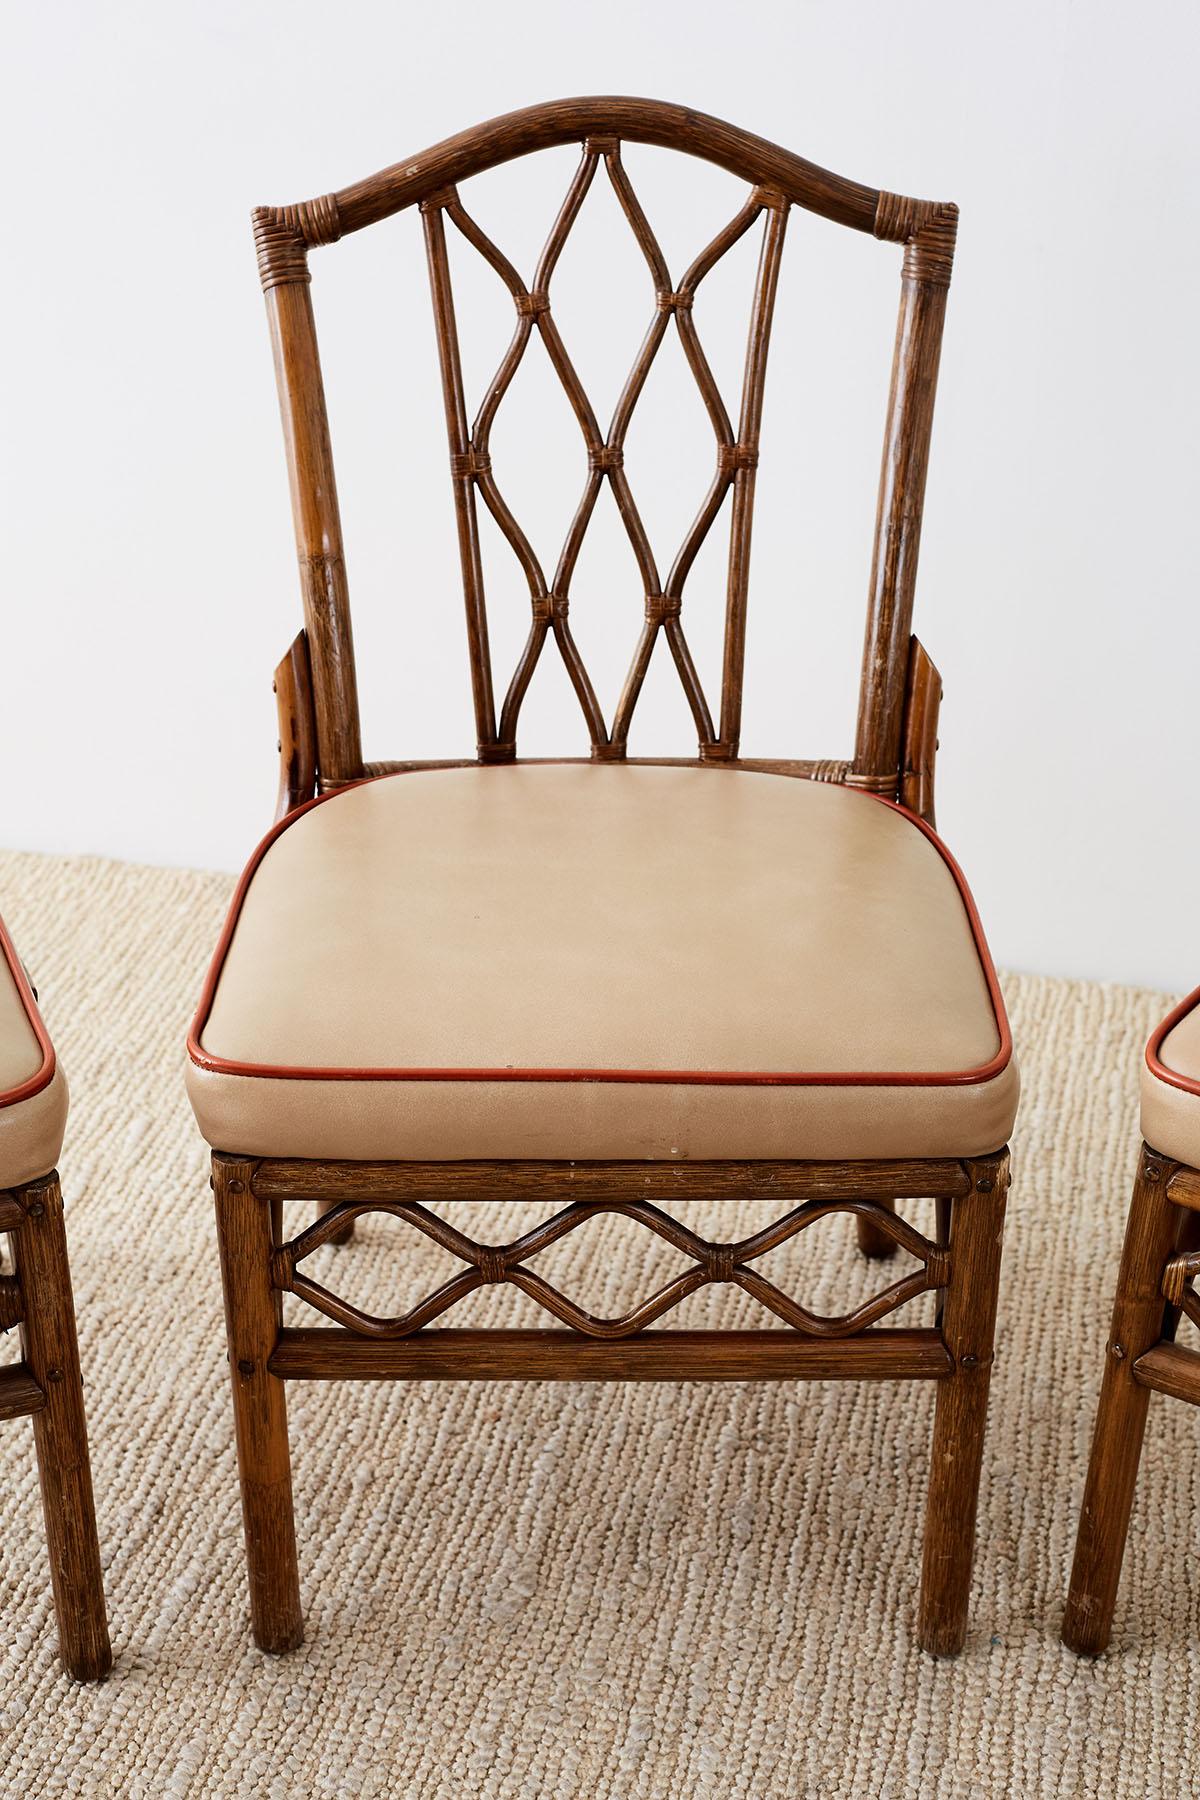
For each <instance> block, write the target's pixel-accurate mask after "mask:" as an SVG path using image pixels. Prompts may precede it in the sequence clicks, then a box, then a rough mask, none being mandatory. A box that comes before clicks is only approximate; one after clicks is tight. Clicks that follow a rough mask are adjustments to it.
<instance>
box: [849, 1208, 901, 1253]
mask: <svg viewBox="0 0 1200 1800" xmlns="http://www.w3.org/2000/svg"><path fill="white" fill-rule="evenodd" d="M879 1205H880V1206H884V1207H886V1208H887V1210H888V1212H893V1213H894V1212H895V1210H896V1202H895V1201H894V1200H880V1201H879ZM854 1223H855V1228H856V1230H857V1232H858V1247H859V1249H860V1250H861V1251H862V1253H863V1255H864V1256H869V1257H870V1258H871V1259H872V1260H873V1261H875V1262H886V1261H887V1260H888V1258H889V1257H891V1256H895V1254H896V1240H895V1239H894V1238H890V1237H889V1236H888V1235H887V1233H886V1231H880V1229H879V1227H878V1225H877V1224H876V1223H875V1221H874V1219H866V1218H864V1217H863V1216H862V1214H861V1213H860V1214H859V1216H858V1218H857V1219H856V1220H855V1221H854Z"/></svg>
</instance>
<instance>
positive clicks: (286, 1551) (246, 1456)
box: [213, 1152, 304, 1655]
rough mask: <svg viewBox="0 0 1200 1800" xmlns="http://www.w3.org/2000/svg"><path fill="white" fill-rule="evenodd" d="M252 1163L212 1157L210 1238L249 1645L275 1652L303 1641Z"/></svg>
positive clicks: (264, 1216) (260, 1203) (266, 1222)
mask: <svg viewBox="0 0 1200 1800" xmlns="http://www.w3.org/2000/svg"><path fill="white" fill-rule="evenodd" d="M253 1178H254V1164H253V1163H252V1162H246V1161H243V1160H239V1159H238V1158H235V1157H231V1156H223V1155H221V1154H220V1153H219V1152H218V1153H216V1154H214V1156H213V1193H214V1196H215V1198H216V1206H217V1238H218V1242H219V1245H220V1251H221V1278H222V1281H223V1283H224V1287H225V1326H226V1333H227V1336H228V1342H229V1373H230V1379H231V1381H232V1383H233V1414H234V1422H235V1425H236V1428H237V1453H238V1469H239V1473H240V1476H241V1487H242V1522H243V1524H244V1526H245V1531H246V1562H247V1566H248V1569H249V1575H250V1621H251V1625H252V1627H253V1631H254V1641H255V1643H256V1644H258V1646H259V1648H260V1649H263V1650H268V1651H270V1652H272V1653H273V1654H274V1655H282V1654H283V1652H284V1651H287V1650H295V1649H296V1648H297V1646H298V1645H299V1644H301V1643H302V1642H303V1641H304V1617H303V1614H302V1612H301V1610H300V1576H299V1571H298V1568H297V1564H296V1524H295V1516H294V1512H293V1506H292V1465H291V1458H290V1456H289V1453H288V1435H287V1404H286V1401H285V1398H284V1384H283V1382H282V1381H280V1379H279V1378H278V1376H276V1375H272V1374H271V1372H270V1370H269V1369H268V1367H267V1364H268V1362H269V1360H270V1356H271V1353H272V1351H273V1350H274V1348H275V1342H276V1339H277V1338H278V1335H279V1328H280V1322H281V1297H280V1295H279V1293H278V1291H277V1290H276V1289H275V1288H274V1287H273V1285H272V1282H271V1250H272V1245H273V1231H272V1220H271V1208H270V1205H269V1203H268V1202H267V1201H265V1200H260V1199H259V1198H257V1196H256V1195H255V1193H254V1189H253Z"/></svg>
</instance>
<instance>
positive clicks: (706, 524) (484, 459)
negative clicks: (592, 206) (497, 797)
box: [421, 137, 788, 761]
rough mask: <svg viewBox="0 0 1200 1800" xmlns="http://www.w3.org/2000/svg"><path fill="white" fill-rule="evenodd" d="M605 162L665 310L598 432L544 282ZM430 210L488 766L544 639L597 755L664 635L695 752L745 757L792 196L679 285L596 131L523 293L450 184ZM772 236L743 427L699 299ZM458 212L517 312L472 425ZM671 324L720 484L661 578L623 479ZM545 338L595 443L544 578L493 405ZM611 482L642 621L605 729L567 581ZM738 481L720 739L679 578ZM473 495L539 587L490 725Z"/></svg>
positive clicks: (590, 443)
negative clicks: (754, 238)
mask: <svg viewBox="0 0 1200 1800" xmlns="http://www.w3.org/2000/svg"><path fill="white" fill-rule="evenodd" d="M601 164H603V166H604V168H605V170H606V171H607V175H608V179H609V181H610V182H611V183H612V187H613V190H614V192H615V194H616V196H617V199H618V201H619V202H620V206H621V210H622V212H623V213H624V215H625V217H626V219H628V221H629V224H630V227H631V229H632V231H633V235H634V237H635V238H636V240H637V244H638V248H639V249H640V251H641V253H642V255H643V256H644V257H645V259H646V264H647V267H648V268H649V271H650V276H651V279H652V281H653V283H654V296H655V312H654V316H653V318H652V319H651V321H650V325H649V329H648V330H647V332H646V335H645V337H644V339H643V340H642V345H641V348H640V350H639V351H638V354H637V357H636V360H635V361H634V364H633V367H632V369H631V370H630V372H629V376H628V378H627V380H626V382H625V385H624V387H623V389H622V391H621V394H620V398H619V399H618V401H617V405H616V409H615V411H614V413H613V416H612V421H611V423H610V425H609V428H608V432H607V435H606V434H605V433H604V432H603V431H602V430H601V428H600V425H599V423H598V422H597V419H596V414H595V411H594V410H593V408H592V405H591V402H590V401H589V399H588V396H587V394H586V392H585V391H584V388H583V384H582V382H581V381H580V379H579V376H578V374H577V372H576V370H575V367H574V365H573V364H572V362H571V358H570V355H569V354H568V351H567V348H566V346H565V344H564V343H563V340H562V337H561V335H560V333H559V330H558V326H557V325H556V323H555V320H554V316H553V312H552V309H551V302H550V281H551V277H552V275H553V273H554V269H555V265H556V264H557V262H558V260H559V257H560V255H561V254H562V250H563V247H564V245H565V243H566V241H567V237H568V235H569V233H570V231H571V229H572V227H573V225H574V224H575V221H576V219H577V218H578V217H579V213H580V209H581V207H582V205H583V201H584V197H585V196H586V194H587V192H588V189H589V188H590V186H591V184H592V180H593V177H594V176H595V174H596V171H597V169H598V168H599V167H600V165H601ZM421 211H422V212H423V214H424V215H425V240H426V245H427V248H428V253H429V271H430V281H431V285H432V288H433V300H434V309H435V313H436V317H437V333H438V348H439V353H440V356H441V367H442V383H443V389H444V393H445V401H446V424H447V429H448V431H449V436H450V466H451V470H452V473H453V478H454V492H455V501H456V505H457V509H458V530H459V543H460V547H461V551H462V567H463V584H464V588H465V592H466V601H467V623H468V629H469V631H470V632H471V634H472V637H473V639H474V644H473V648H474V651H475V654H474V656H473V659H472V660H473V666H474V668H475V670H476V693H475V706H476V718H477V721H478V722H479V725H480V744H479V754H480V756H481V757H483V758H485V759H486V760H489V761H507V760H509V759H511V758H512V757H513V756H515V754H516V732H517V717H518V714H519V711H520V707H521V702H522V700H523V699H524V696H525V691H526V689H527V688H528V686H529V681H530V678H531V676H532V674H533V671H534V669H535V667H536V666H537V662H538V658H539V657H540V655H541V653H542V649H543V646H544V645H545V642H546V638H547V636H548V635H551V634H552V635H553V637H554V641H555V643H556V645H557V646H558V649H559V652H560V653H561V655H562V659H563V662H564V663H565V665H566V669H567V673H568V675H569V676H570V678H571V683H572V686H573V687H574V689H575V692H576V694H577V696H578V698H579V704H580V706H581V707H582V709H583V715H584V718H585V720H586V722H587V728H588V732H589V735H590V738H591V746H592V755H593V756H594V757H597V758H621V757H623V756H624V755H625V751H626V744H627V742H628V738H629V726H630V721H631V719H632V717H633V711H634V707H635V706H636V704H637V700H638V695H639V694H640V692H641V689H642V683H643V681H644V680H645V676H646V670H647V667H648V666H649V662H650V656H651V653H652V651H653V649H654V645H655V641H656V639H657V637H658V634H659V632H660V631H661V632H663V633H665V635H666V639H667V643H668V644H669V645H670V649H671V654H672V656H673V658H674V661H675V667H676V669H677V670H678V672H679V678H680V681H681V682H682V684H683V690H684V693H685V694H686V696H687V701H688V705H689V706H690V707H691V710H692V717H693V718H694V719H695V722H696V733H697V737H698V740H699V749H700V755H701V756H702V757H705V758H709V757H714V756H716V757H726V758H727V757H729V756H731V755H733V754H735V753H736V749H737V736H738V728H739V719H738V713H739V712H740V699H741V685H742V661H743V653H744V644H745V630H746V587H747V579H748V575H749V550H750V523H751V514H752V509H753V504H754V470H755V465H756V464H757V462H758V438H759V422H760V419H761V416H762V397H763V385H764V380H765V376H766V364H767V345H768V341H769V337H770V330H771V316H772V312H773V310H774V304H775V290H776V284H777V281H778V274H779V260H780V253H781V251H782V249H783V236H784V228H785V225H786V222H787V214H788V203H787V201H786V200H785V199H784V197H783V195H782V194H778V193H774V192H771V191H769V190H767V189H765V188H755V189H754V190H753V191H752V193H751V195H750V197H749V199H748V200H747V202H746V204H745V205H744V206H743V207H742V208H741V209H740V211H739V212H738V213H737V215H736V216H735V217H734V218H733V219H731V220H730V221H729V223H728V225H726V227H725V228H724V230H723V231H721V232H719V233H718V234H717V236H716V237H715V238H714V239H713V241H712V243H711V244H709V245H708V246H707V248H706V249H704V250H702V251H701V253H700V255H699V256H697V257H696V259H695V261H694V262H693V263H692V265H691V267H690V268H689V269H688V271H687V273H686V274H685V275H684V277H683V279H682V280H681V281H680V283H679V286H678V287H676V286H675V285H674V284H673V283H672V281H671V277H670V274H669V273H668V270H667V264H666V259H665V257H664V256H663V253H662V250H661V248H660V247H659V243H658V240H657V238H656V237H655V235H654V232H653V230H652V229H651V227H650V223H649V221H648V220H647V218H646V215H645V213H644V211H643V210H642V206H641V203H640V202H639V200H638V197H637V194H636V193H635V192H634V189H633V185H632V183H631V182H630V179H629V175H628V173H627V171H626V169H625V165H624V163H623V162H622V160H621V146H620V143H619V141H618V140H617V139H616V138H613V137H592V138H588V139H586V140H585V142H584V146H583V155H582V159H581V161H580V163H579V167H578V168H577V170H576V172H575V175H574V178H573V180H572V182H571V185H570V187H569V188H568V190H567V195H566V198H565V199H564V201H563V204H562V206H561V208H560V210H559V213H558V217H557V218H556V220H555V222H554V226H553V229H552V231H551V233H550V236H549V239H548V240H547V243H546V247H545V249H544V250H543V251H542V254H541V258H540V260H539V262H538V266H537V270H536V273H535V275H534V278H533V286H532V288H526V286H525V284H524V283H523V282H522V280H521V278H520V276H519V275H518V274H517V272H516V270H515V269H514V268H513V266H512V264H511V263H510V262H509V261H508V259H507V258H506V257H505V255H504V254H503V252H502V251H501V250H499V249H498V248H497V247H496V245H495V244H494V243H492V241H491V240H490V238H488V237H487V236H486V235H485V234H484V232H483V231H481V230H480V228H479V226H478V224H477V223H476V222H475V220H474V219H472V218H471V216H470V214H469V213H468V212H467V211H466V209H465V208H464V206H463V204H462V201H461V200H460V199H459V196H458V192H457V190H456V189H453V188H451V189H448V190H445V191H443V192H441V193H439V194H435V195H432V196H431V197H430V198H429V199H428V200H425V201H423V202H422V205H421ZM764 214H765V215H766V221H767V223H766V230H765V233H764V236H763V245H762V258H761V261H760V264H759V271H758V280H757V282H756V285H755V292H754V301H753V307H752V313H751V324H750V342H749V348H748V353H747V358H746V372H745V380H744V384H743V392H742V403H741V409H740V413H739V418H738V430H737V435H736V436H735V435H734V430H733V426H732V425H731V423H730V420H729V414H728V413H727V411H726V409H725V404H724V402H723V400H722V398H721V395H720V392H719V390H718V388H717V384H716V381H715V379H714V378H713V373H712V370H711V368H710V367H709V363H708V358H707V357H706V356H705V354H704V349H703V346H702V345H701V342H700V337H699V334H698V332H697V330H696V322H695V318H694V315H693V310H692V307H693V302H694V300H695V297H696V291H697V289H698V288H699V286H700V283H701V282H702V281H703V279H704V277H705V276H706V275H707V274H708V273H709V271H710V270H711V269H712V268H713V267H714V265H715V264H716V263H717V262H718V261H719V260H720V258H721V257H722V256H723V255H724V254H725V252H726V251H727V250H729V249H730V248H731V247H732V246H733V245H734V244H736V243H737V242H738V240H739V239H740V238H742V237H744V236H745V234H746V232H747V231H749V230H750V228H751V226H752V225H754V223H755V222H756V220H758V219H759V218H760V217H762V216H763V215H764ZM446 219H449V220H450V221H451V222H452V223H453V224H454V225H455V226H456V227H457V229H458V230H459V231H460V232H461V233H462V235H463V237H464V238H466V240H467V242H468V243H470V244H473V245H474V247H475V248H476V250H478V251H479V253H480V255H481V256H483V257H484V258H486V260H487V261H488V262H489V263H490V264H491V266H492V268H493V269H495V271H496V273H497V274H498V275H499V276H500V278H501V280H502V281H503V282H504V284H505V286H506V287H507V288H508V290H509V292H510V294H511V295H512V297H513V300H514V301H515V303H516V309H517V325H516V331H515V333H514V335H513V339H512V342H511V344H510V345H509V347H508V351H507V353H506V355H505V357H504V359H503V361H502V362H501V364H500V367H499V369H498V370H497V372H496V375H495V378H494V379H493V381H492V382H491V384H490V385H489V387H488V388H487V390H486V395H485V398H484V402H483V405H482V406H481V407H480V409H479V412H478V414H477V415H476V418H475V422H474V424H473V425H472V426H471V427H470V430H469V431H468V428H467V423H466V413H465V407H464V401H463V384H462V372H461V369H460V366H459V357H458V343H457V335H456V330H455V320H454V308H453V301H452V297H451V291H450V273H449V267H448V263H447V257H446V236H445V224H444V221H445V220H446ZM672 321H674V324H675V327H676V329H677V330H678V333H679V338H680V342H681V344H682V346H683V350H684V354H685V356H686V358H687V362H688V367H689V368H690V369H691V372H692V374H693V376H694V378H695V381H696V385H697V387H698V388H699V390H700V396H701V399H702V400H703V402H704V406H705V410H706V412H707V413H708V417H709V420H710V423H711V425H712V429H713V435H714V438H715V440H716V467H715V470H714V473H713V478H712V482H711V484H710V486H709V489H708V492H707V494H706V495H705V496H704V499H703V503H702V504H701V507H700V510H699V512H698V514H697V516H696V519H695V522H694V523H693V525H692V527H691V529H690V531H689V532H688V533H687V536H686V537H685V538H684V541H683V543H682V545H681V546H680V548H679V551H678V553H677V555H676V557H675V560H674V562H673V563H672V565H671V567H670V571H669V573H668V575H667V578H666V581H665V582H664V581H663V580H661V579H660V576H659V570H658V564H657V562H656V561H655V557H654V552H653V550H652V548H651V546H650V541H649V538H648V537H647V534H646V530H645V527H644V525H643V523H642V519H641V515H640V513H639V512H638V508H637V502H636V501H635V499H634V496H633V492H632V490H631V488H630V485H629V480H628V477H627V475H626V473H625V467H624V462H625V438H626V434H627V432H628V430H629V424H630V421H631V419H632V417H633V412H634V408H635V407H636V405H637V403H638V400H639V398H640V396H641V393H642V390H643V388H644V387H645V384H646V378H647V376H648V375H649V373H650V368H651V365H652V364H653V362H654V359H655V357H656V356H657V354H658V351H659V347H660V345H661V344H662V341H663V339H664V337H665V336H666V334H667V331H668V330H669V329H670V327H671V324H672ZM535 330H536V331H538V332H540V333H541V336H542V341H543V342H544V344H545V346H546V349H547V351H548V353H549V356H550V361H551V364H552V366H553V368H554V370H555V373H556V374H557V376H558V378H559V380H560V381H561V382H562V385H563V389H564V391H565V393H566V396H567V399H568V401H569V402H570V405H571V410H572V412H573V413H574V415H575V418H576V420H577V421H578V424H579V428H580V430H581V432H582V433H583V440H584V445H585V448H586V451H587V467H588V474H587V481H586V485H585V487H584V490H583V495H582V497H581V499H580V502H579V505H578V507H577V508H576V511H575V516H574V518H573V520H572V522H571V528H570V530H569V531H568V533H567V538H566V541H565V543H564V544H563V547H562V551H561V553H560V555H559V558H558V563H557V566H556V567H555V569H554V571H553V575H552V578H551V580H550V581H549V582H547V580H546V576H545V574H544V572H543V569H542V566H541V563H540V562H539V561H538V558H537V556H536V554H535V553H534V551H533V549H532V547H531V545H530V543H529V540H528V538H527V537H526V535H525V533H524V532H523V531H522V530H521V527H520V525H519V524H518V523H517V521H516V519H515V518H514V517H513V514H512V511H511V509H510V507H509V506H508V505H507V503H506V501H505V499H504V496H503V494H502V492H501V490H500V487H499V484H498V482H497V479H496V474H495V471H494V469H493V467H492V460H491V455H490V439H491V429H492V423H493V421H494V419H495V416H496V412H497V409H498V408H499V406H500V403H501V401H502V400H503V399H504V396H505V394H506V393H507V392H508V389H509V386H510V384H511V382H512V379H513V377H514V375H515V374H516V372H517V369H518V367H519V366H520V363H521V361H522V358H523V357H524V355H525V351H526V348H527V346H528V344H529V340H530V337H531V336H532V334H533V332H534V331H535ZM606 480H607V481H608V482H609V483H610V484H611V487H612V491H613V497H614V499H615V500H616V503H617V510H618V512H619V513H620V516H621V520H622V523H623V524H624V527H625V531H626V533H627V535H628V538H629V543H630V547H631V549H632V551H633V554H634V558H635V559H636V562H637V566H638V569H639V571H640V574H641V579H642V588H643V593H644V595H645V607H646V617H645V623H644V625H643V627H642V631H641V634H640V636H639V638H638V642H637V646H636V648H635V650H634V654H633V660H632V662H631V664H630V668H629V674H628V676H627V678H626V681H625V686H624V688H623V690H622V693H621V696H620V699H619V701H618V703H617V708H616V712H615V714H614V716H613V721H612V726H611V730H610V729H609V728H608V727H607V726H606V724H605V721H604V716H603V713H602V711H601V708H600V704H599V701H598V700H597V698H596V692H595V689H594V687H593V685H592V682H591V680H590V678H589V676H588V672H587V669H586V668H585V667H584V664H583V660H582V658H581V656H580V654H579V650H578V647H577V645H576V643H575V639H574V637H573V636H572V633H571V627H570V622H569V618H568V607H569V597H570V587H571V579H572V576H573V574H574V571H575V565H576V562H577V560H578V557H579V552H580V549H581V547H582V544H583V539H584V534H585V532H586V531H587V528H588V525H589V524H590V522H591V519H592V514H593V512H594V509H595V505H596V501H597V498H598V496H599V493H600V489H601V486H602V485H603V483H604V482H605V481H606ZM731 487H732V488H733V519H732V529H731V543H730V559H729V578H728V596H727V605H726V631H725V675H724V681H723V684H722V712H721V734H720V736H719V737H718V734H717V730H716V728H715V727H714V725H713V719H712V714H711V712H710V710H709V706H708V701H707V700H706V698H705V695H704V690H703V688H702V686H701V684H700V678H699V676H698V675H697V673H696V666H695V663H694V661H693V659H692V654H691V651H690V650H689V648H688V643H687V638H686V637H685V635H684V630H683V623H682V619H681V616H680V614H681V608H682V601H683V589H684V583H685V582H686V580H687V577H688V572H689V570H690V569H691V567H692V564H693V563H694V561H695V559H696V555H697V552H698V551H699V549H700V546H701V544H702V543H703V541H704V539H705V537H706V536H707V534H708V531H709V528H710V526H711V525H712V524H713V522H714V520H715V519H716V517H717V514H718V512H719V511H720V509H721V505H722V502H723V501H724V499H725V496H726V494H727V493H728V491H729V489H730V488H731ZM476 492H478V493H479V495H480V496H481V497H482V498H483V500H484V502H485V504H486V506H487V508H488V510H489V512H490V513H491V514H492V517H493V518H494V519H495V521H496V523H497V525H498V526H499V527H500V530H501V531H502V532H503V533H504V536H505V537H506V538H507V540H508V542H509V544H510V545H511V546H512V549H513V552H514V554H515V556H516V558H517V560H518V562H519V563H520V565H521V568H522V571H523V573H524V575H525V579H526V581H527V582H528V584H529V597H530V602H531V605H532V609H533V619H532V623H531V626H530V632H529V637H528V639H527V641H526V644H525V649H524V651H523V653H522V655H521V659H520V661H519V662H518V664H517V667H516V669H515V670H514V672H513V677H512V680H511V682H510V683H509V686H508V691H507V693H506V695H505V698H504V704H503V706H502V708H501V712H500V722H499V726H498V728H497V729H496V730H495V732H494V734H493V733H492V732H491V731H490V730H487V735H484V733H485V729H486V728H487V727H488V724H489V720H490V708H491V705H492V697H491V693H490V687H489V683H488V681H487V679H486V678H487V675H488V671H489V669H490V658H489V654H488V643H487V619H486V613H485V608H484V598H483V578H482V572H481V563H480V554H479V536H478V522H477V519H476V513H475V494H476Z"/></svg>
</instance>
